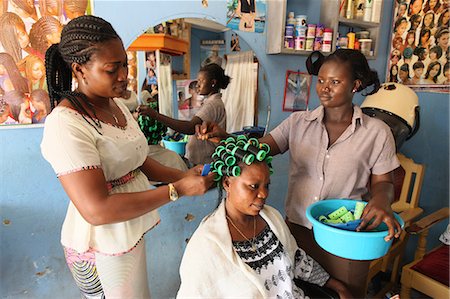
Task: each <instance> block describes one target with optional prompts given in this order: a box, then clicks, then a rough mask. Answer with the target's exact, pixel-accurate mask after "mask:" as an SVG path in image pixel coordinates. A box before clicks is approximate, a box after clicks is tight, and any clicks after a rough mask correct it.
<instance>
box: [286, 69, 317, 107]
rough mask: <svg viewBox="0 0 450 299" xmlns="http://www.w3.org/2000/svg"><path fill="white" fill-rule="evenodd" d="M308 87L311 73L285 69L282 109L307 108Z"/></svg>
mask: <svg viewBox="0 0 450 299" xmlns="http://www.w3.org/2000/svg"><path fill="white" fill-rule="evenodd" d="M310 89H311V75H309V74H307V73H302V72H295V71H287V72H286V85H285V87H284V100H283V111H305V110H308V102H309V93H310Z"/></svg>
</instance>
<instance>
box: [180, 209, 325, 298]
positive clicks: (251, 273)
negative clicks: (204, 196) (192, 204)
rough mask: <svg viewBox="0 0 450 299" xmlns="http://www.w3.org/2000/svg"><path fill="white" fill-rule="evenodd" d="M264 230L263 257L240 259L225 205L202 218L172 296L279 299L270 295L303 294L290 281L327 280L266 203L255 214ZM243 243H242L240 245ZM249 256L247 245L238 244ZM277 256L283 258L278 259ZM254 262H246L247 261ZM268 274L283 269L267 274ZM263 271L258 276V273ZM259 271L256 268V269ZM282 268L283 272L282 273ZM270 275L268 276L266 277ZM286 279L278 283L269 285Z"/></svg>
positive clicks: (299, 295)
mask: <svg viewBox="0 0 450 299" xmlns="http://www.w3.org/2000/svg"><path fill="white" fill-rule="evenodd" d="M260 215H261V217H262V218H263V219H264V220H265V221H266V223H267V225H268V227H269V231H270V234H269V233H266V232H263V233H262V235H261V236H260V237H261V238H263V239H267V241H268V242H265V241H262V240H260V239H258V244H257V247H258V250H260V253H261V255H264V258H262V259H258V258H256V257H255V254H250V255H247V257H244V258H242V257H241V255H245V253H244V254H242V252H240V253H238V252H237V251H236V247H235V246H234V245H233V241H232V239H231V235H230V230H229V228H228V224H227V220H226V216H225V204H224V201H222V203H221V204H220V206H219V207H218V208H217V210H215V211H214V212H213V213H212V214H211V215H209V216H207V217H205V218H204V219H203V220H202V222H201V223H200V226H199V227H198V228H197V230H196V231H195V232H194V234H193V236H192V237H191V239H190V240H189V243H188V244H187V247H186V250H185V252H184V255H183V259H182V261H181V266H180V277H181V286H180V289H179V290H178V294H177V298H278V297H274V296H273V294H275V293H276V294H283V296H282V298H292V297H289V296H284V295H285V292H288V293H291V294H295V295H298V296H296V297H295V298H302V297H303V295H302V294H303V292H302V290H300V289H299V288H297V287H295V285H294V284H291V283H290V281H291V280H292V278H294V277H300V278H301V279H303V280H305V281H309V282H311V283H316V284H319V285H323V284H324V283H325V282H326V281H327V280H328V278H329V275H328V273H326V272H325V271H324V270H323V268H321V267H320V265H319V264H317V263H316V262H315V261H314V260H313V259H312V258H311V257H309V256H307V255H306V254H305V253H304V251H303V250H301V249H299V248H298V246H297V243H296V241H295V239H294V237H293V236H292V234H291V233H290V231H289V228H288V227H287V225H286V223H285V222H284V219H283V217H282V216H281V214H280V213H279V212H278V211H277V210H275V209H274V208H272V207H270V206H268V205H265V206H264V209H263V210H262V211H261V213H260ZM242 243H244V242H242ZM241 247H242V249H243V250H246V251H247V252H248V249H246V248H249V247H251V246H250V245H248V244H247V245H246V244H242V246H241ZM280 257H282V260H279V258H280ZM252 261H253V262H254V264H250V263H251V262H252ZM270 264H271V270H274V269H276V268H277V269H279V270H278V271H283V273H282V276H283V277H281V276H278V274H279V272H278V271H276V272H272V273H269V272H268V271H269V270H270V269H268V268H267V266H268V265H270ZM262 268H264V269H265V270H266V271H263V273H262V272H261V271H260V269H262ZM258 269H259V270H258ZM282 269H284V270H282ZM269 275H270V276H273V277H271V278H269V277H268V276H269ZM279 279H281V280H282V279H287V280H289V282H285V283H283V284H282V285H279V286H278V287H277V286H274V285H272V283H271V282H277V281H278V280H279Z"/></svg>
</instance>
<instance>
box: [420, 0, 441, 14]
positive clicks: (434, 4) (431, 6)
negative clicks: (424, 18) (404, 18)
mask: <svg viewBox="0 0 450 299" xmlns="http://www.w3.org/2000/svg"><path fill="white" fill-rule="evenodd" d="M440 7H441V1H440V0H428V1H427V2H426V3H425V6H424V7H423V12H425V13H427V12H429V11H431V12H433V13H434V14H437V13H438V12H439V8H440Z"/></svg>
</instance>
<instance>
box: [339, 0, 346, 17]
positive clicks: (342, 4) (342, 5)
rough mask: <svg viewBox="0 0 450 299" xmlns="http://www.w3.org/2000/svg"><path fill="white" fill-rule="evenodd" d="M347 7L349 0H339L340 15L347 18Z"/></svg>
mask: <svg viewBox="0 0 450 299" xmlns="http://www.w3.org/2000/svg"><path fill="white" fill-rule="evenodd" d="M346 8H347V0H341V1H340V2H339V16H340V17H343V18H345V13H346Z"/></svg>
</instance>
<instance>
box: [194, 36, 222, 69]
mask: <svg viewBox="0 0 450 299" xmlns="http://www.w3.org/2000/svg"><path fill="white" fill-rule="evenodd" d="M225 50H226V46H225V40H223V39H208V40H201V41H200V61H201V63H200V67H204V66H205V65H207V64H210V63H215V64H218V65H220V66H221V67H222V68H225V59H224V55H225Z"/></svg>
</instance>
